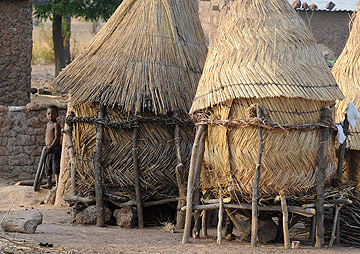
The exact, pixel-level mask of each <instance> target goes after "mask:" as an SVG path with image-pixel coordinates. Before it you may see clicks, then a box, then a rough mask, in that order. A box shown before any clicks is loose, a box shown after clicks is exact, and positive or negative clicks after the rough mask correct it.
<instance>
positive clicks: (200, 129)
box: [182, 125, 205, 244]
mask: <svg viewBox="0 0 360 254" xmlns="http://www.w3.org/2000/svg"><path fill="white" fill-rule="evenodd" d="M204 129H205V126H204V125H200V126H199V127H198V129H197V131H196V135H195V140H194V145H193V148H192V153H191V160H190V169H189V176H188V185H187V193H186V216H185V227H184V235H183V239H182V244H185V243H187V242H189V237H190V231H191V218H192V211H193V209H192V207H193V194H194V178H195V165H196V159H197V151H198V147H199V142H200V137H201V134H202V132H203V131H204Z"/></svg>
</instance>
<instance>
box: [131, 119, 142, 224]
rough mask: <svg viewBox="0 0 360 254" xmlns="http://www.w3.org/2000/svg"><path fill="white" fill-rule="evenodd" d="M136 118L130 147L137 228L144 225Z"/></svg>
mask: <svg viewBox="0 0 360 254" xmlns="http://www.w3.org/2000/svg"><path fill="white" fill-rule="evenodd" d="M138 124H139V123H138V120H137V118H136V116H135V126H134V129H133V148H132V159H133V166H134V183H135V196H136V212H137V217H138V225H139V228H143V227H144V216H143V208H142V203H141V188H140V174H139V165H138V156H137V148H138V139H139V125H138Z"/></svg>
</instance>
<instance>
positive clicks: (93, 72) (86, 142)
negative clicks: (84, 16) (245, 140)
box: [56, 0, 207, 200]
mask: <svg viewBox="0 0 360 254" xmlns="http://www.w3.org/2000/svg"><path fill="white" fill-rule="evenodd" d="M206 53H207V47H206V43H205V39H204V35H203V32H202V30H201V25H200V21H199V18H198V14H197V8H196V5H195V3H194V2H193V1H192V0H181V1H175V0H146V1H142V0H124V1H123V3H122V4H121V5H120V6H119V8H118V9H117V10H116V12H115V13H114V14H113V16H112V17H111V18H110V19H109V21H108V22H107V24H106V25H105V27H104V28H103V29H102V30H101V31H100V32H99V33H98V34H97V35H96V36H95V37H94V39H93V40H92V41H91V42H90V44H89V45H88V46H87V47H86V48H85V49H84V51H83V52H82V53H81V54H80V55H79V57H77V58H76V59H75V60H74V61H73V62H72V63H71V64H70V65H69V66H68V67H66V68H65V69H64V71H63V72H62V73H60V75H59V76H58V77H57V79H56V86H57V87H58V88H59V90H62V91H66V92H68V93H69V94H70V95H71V103H72V104H74V108H75V118H74V119H75V120H74V122H75V124H74V132H73V133H74V140H75V145H74V148H75V154H76V162H77V163H76V167H77V173H78V174H77V175H78V178H77V188H78V192H79V193H81V194H83V195H86V194H88V193H90V192H91V191H92V188H93V186H94V178H93V168H94V156H93V155H94V146H95V128H94V123H95V122H96V121H97V120H96V115H97V110H98V108H99V105H105V108H106V109H105V119H103V120H102V121H101V122H102V124H103V125H104V126H105V128H104V142H103V143H104V144H103V150H102V174H103V179H104V182H105V188H106V189H107V190H109V189H111V190H116V191H117V192H118V193H122V194H123V195H125V196H130V198H134V176H133V161H132V158H131V154H132V146H133V142H132V128H133V127H135V126H136V125H137V124H136V122H135V121H134V120H135V118H136V119H138V121H139V138H138V140H139V141H138V152H137V153H138V161H139V171H140V185H141V187H142V188H141V189H142V197H143V200H146V199H148V198H154V199H160V198H164V197H169V196H177V187H176V179H175V173H174V171H175V166H176V165H177V161H176V154H175V147H174V126H175V124H179V125H180V128H181V130H180V136H181V139H182V141H181V144H180V148H181V154H182V157H183V162H187V161H188V158H189V156H190V154H189V153H190V149H191V142H192V128H193V127H192V125H191V124H190V125H189V122H190V121H189V120H188V119H186V113H187V112H188V110H189V108H190V106H191V102H192V99H193V97H194V95H195V91H196V85H197V83H198V81H199V79H200V76H201V73H202V69H203V64H204V62H205V56H206ZM186 164H187V163H186ZM186 167H187V165H185V168H186Z"/></svg>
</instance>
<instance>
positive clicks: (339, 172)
mask: <svg viewBox="0 0 360 254" xmlns="http://www.w3.org/2000/svg"><path fill="white" fill-rule="evenodd" d="M343 130H344V134H345V135H346V137H347V135H348V134H349V121H348V119H347V114H345V120H344V125H343ZM345 150H346V139H345V141H344V143H342V144H341V145H340V152H339V159H338V165H337V171H336V176H335V179H334V185H336V186H338V185H340V184H341V182H342V171H343V164H344V158H345Z"/></svg>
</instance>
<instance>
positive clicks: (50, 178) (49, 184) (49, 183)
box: [47, 174, 52, 190]
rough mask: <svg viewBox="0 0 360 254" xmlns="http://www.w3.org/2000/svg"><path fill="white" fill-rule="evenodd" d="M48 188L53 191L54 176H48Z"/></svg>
mask: <svg viewBox="0 0 360 254" xmlns="http://www.w3.org/2000/svg"><path fill="white" fill-rule="evenodd" d="M47 188H48V189H49V190H51V189H52V174H50V175H48V179H47Z"/></svg>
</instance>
